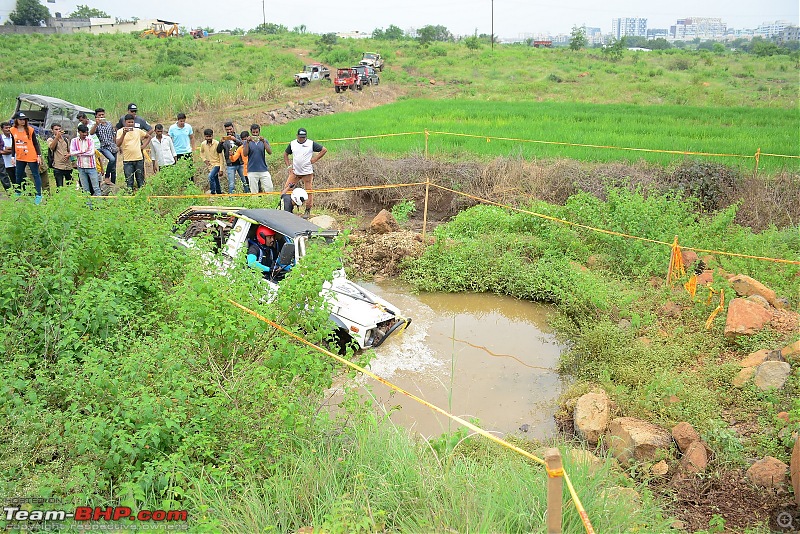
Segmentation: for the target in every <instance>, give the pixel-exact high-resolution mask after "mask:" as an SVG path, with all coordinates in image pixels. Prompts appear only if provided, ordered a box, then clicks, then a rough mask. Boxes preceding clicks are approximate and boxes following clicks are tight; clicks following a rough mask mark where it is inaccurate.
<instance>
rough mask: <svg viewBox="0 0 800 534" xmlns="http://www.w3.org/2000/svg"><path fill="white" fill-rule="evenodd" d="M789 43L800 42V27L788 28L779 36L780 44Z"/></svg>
mask: <svg viewBox="0 0 800 534" xmlns="http://www.w3.org/2000/svg"><path fill="white" fill-rule="evenodd" d="M789 41H800V27H797V26H787V27H786V28H784V29H783V31H782V32H781V33H780V34H779V35H778V44H784V43H786V42H789Z"/></svg>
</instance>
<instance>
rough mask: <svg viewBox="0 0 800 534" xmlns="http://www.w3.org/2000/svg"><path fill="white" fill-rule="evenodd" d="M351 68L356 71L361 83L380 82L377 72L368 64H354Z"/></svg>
mask: <svg viewBox="0 0 800 534" xmlns="http://www.w3.org/2000/svg"><path fill="white" fill-rule="evenodd" d="M353 69H355V71H356V72H357V73H358V78H359V79H360V80H361V85H378V84H379V83H381V79H380V78H379V77H378V73H377V72H375V69H373V68H372V67H370V66H369V65H356V66H355V67H353Z"/></svg>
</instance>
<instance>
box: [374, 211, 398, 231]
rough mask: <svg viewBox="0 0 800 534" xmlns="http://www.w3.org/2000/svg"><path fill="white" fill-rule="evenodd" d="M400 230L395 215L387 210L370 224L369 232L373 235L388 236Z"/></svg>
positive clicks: (381, 212)
mask: <svg viewBox="0 0 800 534" xmlns="http://www.w3.org/2000/svg"><path fill="white" fill-rule="evenodd" d="M399 229H400V225H399V224H397V220H395V218H394V215H392V213H391V212H389V211H386V210H381V211H380V213H378V214H377V215H376V216H375V218H374V219H372V222H370V223H369V231H370V232H371V233H373V234H388V233H389V232H396V231H397V230H399Z"/></svg>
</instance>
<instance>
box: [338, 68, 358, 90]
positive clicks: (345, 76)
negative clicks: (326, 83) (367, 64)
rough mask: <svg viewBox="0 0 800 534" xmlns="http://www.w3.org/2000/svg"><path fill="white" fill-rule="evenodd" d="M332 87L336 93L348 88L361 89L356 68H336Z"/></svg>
mask: <svg viewBox="0 0 800 534" xmlns="http://www.w3.org/2000/svg"><path fill="white" fill-rule="evenodd" d="M333 88H334V89H336V92H337V93H341V92H342V91H346V90H347V88H350V90H351V91H355V90H356V89H358V90H359V91H360V90H361V77H360V76H359V75H358V71H357V70H356V69H351V68H345V69H336V78H335V79H334V80H333Z"/></svg>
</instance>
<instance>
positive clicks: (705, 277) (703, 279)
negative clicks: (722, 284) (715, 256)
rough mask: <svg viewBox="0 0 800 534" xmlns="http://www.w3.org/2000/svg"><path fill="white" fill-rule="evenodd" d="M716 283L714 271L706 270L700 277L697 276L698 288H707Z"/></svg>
mask: <svg viewBox="0 0 800 534" xmlns="http://www.w3.org/2000/svg"><path fill="white" fill-rule="evenodd" d="M713 281H714V271H711V270H709V269H706V270H705V271H703V272H702V273H700V274H699V275H697V285H698V286H705V285H708V284H710V283H712V282H713Z"/></svg>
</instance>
